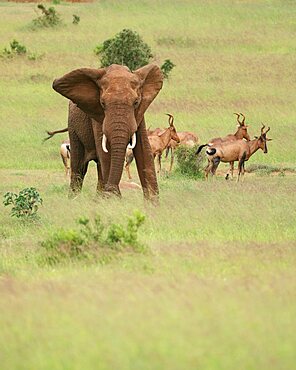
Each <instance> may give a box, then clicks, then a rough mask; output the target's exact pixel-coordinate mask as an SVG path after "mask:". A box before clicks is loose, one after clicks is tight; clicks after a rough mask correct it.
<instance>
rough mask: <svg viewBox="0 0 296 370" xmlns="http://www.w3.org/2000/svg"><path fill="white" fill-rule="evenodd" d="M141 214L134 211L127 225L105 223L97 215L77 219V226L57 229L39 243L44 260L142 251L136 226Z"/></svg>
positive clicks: (104, 257)
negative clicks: (92, 219) (42, 250)
mask: <svg viewBox="0 0 296 370" xmlns="http://www.w3.org/2000/svg"><path fill="white" fill-rule="evenodd" d="M144 220H145V216H144V215H143V214H141V213H140V212H134V214H133V216H132V217H129V218H128V220H127V225H126V226H124V225H122V224H116V223H112V224H111V225H109V226H107V225H105V224H103V223H102V221H101V218H100V216H96V217H95V219H94V221H93V222H91V221H90V220H89V219H88V218H86V217H81V218H80V219H79V220H78V225H79V228H78V229H74V230H73V229H68V230H64V229H60V230H58V231H56V232H55V233H53V234H52V235H51V236H50V237H49V238H48V239H46V240H45V241H43V242H42V243H41V246H42V247H43V248H44V251H45V261H46V262H47V263H49V264H56V263H59V262H62V261H64V260H73V261H74V260H93V261H98V260H99V261H100V262H101V261H102V260H103V261H104V262H105V261H106V260H110V259H112V257H114V256H115V255H116V253H118V252H120V251H123V250H132V251H135V252H144V251H146V247H145V246H144V245H142V244H141V243H140V242H139V241H138V229H139V227H140V226H141V225H142V224H143V222H144Z"/></svg>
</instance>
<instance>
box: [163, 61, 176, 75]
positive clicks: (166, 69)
mask: <svg viewBox="0 0 296 370" xmlns="http://www.w3.org/2000/svg"><path fill="white" fill-rule="evenodd" d="M175 66H176V64H174V63H173V62H172V61H171V60H170V59H166V60H165V61H164V63H163V65H162V66H161V67H160V69H161V71H162V73H163V76H164V78H169V74H170V72H171V70H172V69H173V68H174V67H175Z"/></svg>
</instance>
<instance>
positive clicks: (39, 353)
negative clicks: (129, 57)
mask: <svg viewBox="0 0 296 370" xmlns="http://www.w3.org/2000/svg"><path fill="white" fill-rule="evenodd" d="M54 7H55V8H56V10H57V11H58V13H59V14H60V16H61V18H62V19H63V22H64V23H63V25H62V26H59V27H57V28H40V29H36V30H34V31H33V30H32V28H31V27H30V25H31V22H32V19H34V18H36V12H35V10H34V9H35V8H36V4H20V3H19V4H15V3H11V2H9V3H8V2H0V12H1V23H0V50H3V49H4V48H5V47H7V45H9V42H10V41H11V40H14V39H15V40H18V42H19V43H20V44H21V45H25V47H26V48H27V50H34V52H36V53H37V54H38V55H43V57H42V58H37V59H36V60H28V58H22V57H15V58H10V59H7V58H1V59H0V70H1V73H0V99H1V106H0V113H1V123H0V127H1V135H0V148H1V156H0V176H1V182H0V196H1V197H2V196H3V195H4V194H5V193H6V192H8V191H12V192H15V193H19V192H20V190H22V189H24V188H26V187H31V186H32V187H34V188H36V189H37V190H38V191H39V192H40V194H41V196H42V199H43V205H42V207H40V208H39V210H38V214H39V216H40V217H39V219H38V220H36V221H34V222H28V221H24V220H20V219H17V218H12V217H11V216H10V209H8V208H9V207H4V206H2V201H1V202H0V203H1V205H0V207H1V210H0V240H1V241H0V310H1V315H0V328H1V331H0V363H1V366H0V367H1V370H2V369H5V370H6V369H9V370H10V369H18V370H19V369H50V370H52V369H82V368H83V369H129V370H130V369H137V370H138V369H161V370H163V369H170V370H172V369H195V370H196V369H202V370H204V369H209V370H213V369H219V370H221V369H225V370H232V369H238V368H239V369H248V370H249V369H258V370H259V369H260V370H262V369H276V370H278V369H285V370H286V369H293V368H294V364H295V361H296V353H295V343H296V335H295V330H294V327H295V324H296V323H295V317H296V315H295V314H296V305H295V303H296V302H295V288H296V286H295V285H296V281H295V262H296V256H295V246H296V244H295V234H296V226H295V222H294V220H295V216H296V214H295V213H296V211H295V207H294V206H293V205H294V204H295V191H296V186H295V175H294V174H292V173H289V172H288V171H282V172H277V171H275V172H273V173H271V171H269V168H270V167H266V165H269V166H272V168H273V169H276V168H288V169H289V168H295V149H296V144H295V139H294V136H295V135H294V130H295V129H294V128H295V120H296V113H295V109H294V106H295V73H294V69H295V53H296V49H295V45H294V40H295V32H296V28H295V5H294V3H293V2H291V1H280V0H271V1H267V0H266V1H265V0H264V1H263V0H262V1H260V0H259V1H258V0H257V1H253V0H245V1H236V0H221V1H220V0H219V1H218V0H210V1H202V0H200V1H186V0H183V1H174V2H172V1H156V0H152V1H137V0H136V1H129V0H127V1H124V2H118V1H112V0H111V1H100V2H94V3H89V4H88V3H84V4H76V3H75V4H72V3H71V4H70V3H62V4H60V5H54ZM73 14H77V15H78V16H79V17H80V22H79V25H78V26H77V25H73V24H72V23H71V22H72V18H73ZM123 28H130V29H133V30H136V31H137V32H138V33H139V34H140V35H141V36H142V37H143V39H144V40H145V42H147V43H148V45H149V46H151V49H152V50H153V54H154V55H155V62H156V63H159V64H160V63H161V61H163V60H165V59H168V58H169V59H171V60H172V61H174V63H175V64H176V67H175V68H174V69H173V71H172V72H171V74H170V79H169V80H166V81H165V84H164V87H163V90H162V91H161V93H160V94H159V96H158V97H157V99H156V101H155V102H154V103H153V105H152V106H151V108H150V109H149V111H148V113H147V124H148V126H149V125H150V126H151V127H159V126H160V127H164V126H166V125H167V118H166V117H165V115H164V113H167V112H169V113H172V114H174V116H175V125H176V127H177V129H179V130H184V129H186V130H190V131H194V132H196V133H197V134H198V136H199V137H200V141H201V142H205V141H207V140H208V139H209V138H212V137H215V136H220V135H224V134H225V135H226V134H228V133H231V132H234V130H235V116H234V115H233V112H236V111H241V112H243V113H245V114H246V116H247V121H248V123H249V124H250V128H249V131H250V133H251V135H252V136H253V135H258V133H259V132H260V126H261V122H264V123H266V124H268V125H270V126H271V131H270V137H272V138H273V139H274V141H273V142H271V143H270V144H269V153H268V154H267V155H264V154H263V153H262V152H258V153H256V154H255V156H254V157H253V158H252V159H251V160H250V163H249V165H252V166H253V168H255V167H256V166H257V167H256V168H261V169H266V171H265V170H262V171H261V172H260V173H259V174H246V176H245V183H244V184H239V185H237V184H235V182H232V181H230V182H226V181H224V180H223V178H222V177H221V178H218V179H216V180H215V181H210V182H208V183H206V182H204V181H202V180H193V179H189V178H185V177H183V176H181V175H180V174H179V173H178V172H176V173H173V174H172V175H171V176H166V175H165V174H163V175H162V176H161V178H160V191H161V199H160V205H159V207H157V208H155V207H153V206H151V205H149V204H146V203H144V202H143V199H142V194H141V192H140V191H136V190H123V199H122V200H121V201H120V200H118V199H109V200H104V199H97V198H96V196H95V185H96V174H95V167H94V166H91V168H90V171H89V174H88V175H87V178H86V181H85V187H84V191H83V193H82V195H81V196H80V197H78V198H77V199H75V200H74V201H69V200H68V199H67V188H68V182H67V179H65V177H64V172H63V165H62V162H61V160H60V158H59V154H58V151H59V145H60V143H61V140H62V139H64V138H66V136H63V135H60V137H55V138H53V139H52V140H50V141H48V142H46V143H45V144H43V143H42V138H43V137H44V136H46V133H45V130H46V129H58V128H63V127H65V126H66V124H67V104H68V102H67V100H66V99H63V98H62V97H61V96H59V95H58V94H56V93H55V92H54V91H53V90H52V89H51V83H52V81H53V79H54V78H56V77H59V76H61V75H63V74H64V73H66V72H68V71H71V70H72V69H75V68H79V67H82V66H90V67H98V64H99V61H98V58H97V56H96V55H95V54H94V53H93V50H94V48H95V46H96V45H98V44H101V43H102V42H103V41H104V40H106V39H108V38H110V37H113V36H114V35H115V34H116V33H118V32H119V31H120V30H122V29H123ZM254 166H255V167H254ZM132 172H133V174H134V175H135V181H137V178H136V172H135V169H134V168H133V169H132ZM135 209H138V210H139V211H140V212H141V213H143V214H145V215H146V219H145V223H144V224H143V225H142V227H141V229H139V233H138V239H139V243H140V244H143V245H147V246H148V247H149V251H150V252H149V253H135V252H134V251H133V250H130V251H127V252H126V253H122V254H119V255H118V256H117V258H116V259H113V258H112V259H111V260H108V259H102V260H100V262H99V263H98V262H96V263H89V261H85V260H78V261H69V263H68V264H62V265H53V266H51V265H46V264H45V265H42V264H40V257H42V242H44V241H46V240H49V238H50V235H55V233H56V232H57V230H59V229H60V228H65V229H71V228H75V227H76V220H77V219H79V218H81V217H86V218H89V219H95V217H96V215H100V216H101V218H102V222H103V223H104V224H113V223H116V224H123V225H125V224H126V220H127V218H128V217H130V216H131V215H132V214H133V211H134V210H135Z"/></svg>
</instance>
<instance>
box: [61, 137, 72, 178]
mask: <svg viewBox="0 0 296 370" xmlns="http://www.w3.org/2000/svg"><path fill="white" fill-rule="evenodd" d="M60 155H61V158H62V161H63V164H64V167H65V171H66V176H68V175H70V141H69V140H64V141H63V142H62V145H61V147H60Z"/></svg>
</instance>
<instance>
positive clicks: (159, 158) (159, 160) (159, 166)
mask: <svg viewBox="0 0 296 370" xmlns="http://www.w3.org/2000/svg"><path fill="white" fill-rule="evenodd" d="M157 161H158V171H157V172H158V173H161V154H158V155H157Z"/></svg>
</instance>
